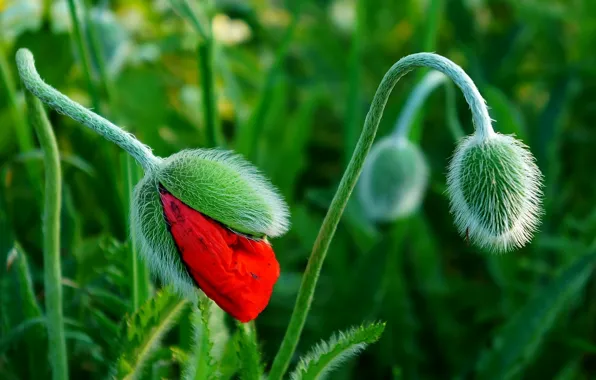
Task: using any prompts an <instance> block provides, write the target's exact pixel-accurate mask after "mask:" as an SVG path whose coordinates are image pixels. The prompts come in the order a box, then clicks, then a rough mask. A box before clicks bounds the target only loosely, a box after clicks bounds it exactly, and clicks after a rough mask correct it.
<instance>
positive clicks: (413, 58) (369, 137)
mask: <svg viewBox="0 0 596 380" xmlns="http://www.w3.org/2000/svg"><path fill="white" fill-rule="evenodd" d="M417 67H430V68H433V69H436V70H438V71H440V72H442V73H443V74H445V75H447V76H448V77H449V78H451V79H452V80H453V81H454V82H455V84H457V85H458V86H459V87H460V89H461V90H462V92H463V93H464V97H465V98H466V101H467V102H468V104H469V105H470V108H471V110H472V120H473V123H474V126H475V128H476V133H477V135H478V136H479V137H480V138H486V137H488V136H489V135H490V134H492V133H494V132H493V129H492V126H491V121H490V117H489V115H488V109H487V107H486V104H485V102H484V99H483V98H482V96H481V95H480V93H479V92H478V89H477V88H476V86H475V85H474V82H473V81H472V80H471V79H470V77H469V76H468V75H467V74H466V73H465V72H464V71H463V70H462V69H461V67H459V66H457V65H456V64H455V63H453V62H452V61H450V60H448V59H447V58H445V57H442V56H440V55H437V54H432V53H417V54H412V55H408V56H406V57H404V58H402V59H400V60H399V61H397V63H395V64H394V65H393V66H392V67H391V68H390V69H389V71H388V72H387V74H385V77H384V78H383V80H382V81H381V84H380V85H379V88H378V89H377V92H376V93H375V96H374V98H373V101H372V104H371V106H370V109H369V111H368V114H367V115H366V119H365V121H364V129H363V131H362V134H361V135H360V139H359V140H358V144H357V145H356V149H355V150H354V153H353V155H352V159H351V160H350V163H349V164H348V168H347V169H346V171H345V172H344V175H343V177H342V179H341V182H340V183H339V187H338V189H337V191H336V193H335V196H334V197H333V200H332V201H331V206H330V207H329V210H328V211H327V215H326V216H325V219H324V220H323V224H322V225H321V229H320V230H319V234H318V236H317V239H316V240H315V244H314V246H313V249H312V252H311V255H310V258H309V260H308V264H307V266H306V270H305V272H304V276H303V277H302V283H301V284H300V290H299V291H298V296H297V299H296V303H295V304H294V310H293V312H292V317H291V319H290V323H289V325H288V329H287V330H286V334H285V336H284V339H283V341H282V343H281V346H280V348H279V351H278V353H277V355H276V357H275V360H274V361H273V365H272V367H271V372H270V376H269V378H270V379H271V380H281V378H282V376H283V375H284V373H285V372H286V370H287V368H288V365H289V363H290V360H291V359H292V355H293V354H294V351H295V349H296V345H297V344H298V340H299V338H300V334H301V333H302V328H303V327H304V322H305V321H306V316H307V315H308V311H309V310H310V306H311V303H312V299H313V294H314V291H315V287H316V284H317V281H318V279H319V274H320V272H321V267H322V266H323V261H324V260H325V256H326V255H327V249H328V248H329V244H330V243H331V239H332V238H333V235H334V234H335V230H336V228H337V224H338V223H339V220H340V219H341V215H342V213H343V210H344V208H345V207H346V204H347V203H348V199H349V198H350V195H351V193H352V190H353V189H354V186H355V185H356V181H357V180H358V176H359V175H360V172H361V171H362V166H363V164H364V160H365V158H366V156H367V155H368V152H369V151H370V148H371V146H372V143H373V141H374V139H375V135H376V133H377V128H378V126H379V122H380V121H381V117H382V115H383V110H384V109H385V105H386V104H387V100H388V98H389V95H390V94H391V91H392V90H393V87H394V86H395V84H396V83H397V81H399V79H400V78H401V77H403V76H404V75H405V74H407V73H408V72H410V71H412V70H414V69H415V68H417Z"/></svg>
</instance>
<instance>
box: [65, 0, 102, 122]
mask: <svg viewBox="0 0 596 380" xmlns="http://www.w3.org/2000/svg"><path fill="white" fill-rule="evenodd" d="M68 10H69V13H70V20H71V22H72V27H73V29H74V35H73V39H74V41H75V45H76V48H77V50H78V52H79V56H80V58H81V62H82V63H83V71H84V74H85V82H87V88H88V91H89V95H90V96H91V104H92V105H93V109H94V110H95V112H98V113H100V107H101V104H100V102H99V94H98V93H97V90H96V88H95V85H94V84H93V79H92V78H91V62H90V60H89V53H88V51H87V48H86V45H85V38H84V36H83V31H82V30H81V23H80V20H79V17H78V15H77V5H76V2H75V0H68Z"/></svg>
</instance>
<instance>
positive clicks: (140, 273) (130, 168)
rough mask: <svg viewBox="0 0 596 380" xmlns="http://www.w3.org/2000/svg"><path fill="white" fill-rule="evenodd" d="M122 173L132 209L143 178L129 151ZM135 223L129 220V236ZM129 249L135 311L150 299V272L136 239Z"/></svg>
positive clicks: (122, 157)
mask: <svg viewBox="0 0 596 380" xmlns="http://www.w3.org/2000/svg"><path fill="white" fill-rule="evenodd" d="M121 163H122V169H123V170H122V173H123V177H124V200H125V203H126V204H125V206H126V210H130V204H131V202H132V196H133V189H134V186H135V185H136V184H137V182H139V180H140V179H141V173H140V172H139V169H138V167H137V166H136V163H135V162H134V160H133V159H132V157H130V156H129V155H128V154H127V153H122V155H121ZM134 228H135V224H134V223H130V220H128V229H129V236H135V235H136V231H134ZM128 241H129V245H130V247H129V248H130V249H129V256H128V258H129V268H130V274H131V277H130V288H131V293H132V299H131V301H132V302H131V305H130V310H131V312H135V311H136V310H138V309H139V307H141V305H143V304H144V303H145V301H146V300H147V299H149V290H150V289H149V273H148V269H147V266H146V265H145V264H144V263H143V262H142V261H140V260H139V253H138V248H137V244H136V240H135V239H128Z"/></svg>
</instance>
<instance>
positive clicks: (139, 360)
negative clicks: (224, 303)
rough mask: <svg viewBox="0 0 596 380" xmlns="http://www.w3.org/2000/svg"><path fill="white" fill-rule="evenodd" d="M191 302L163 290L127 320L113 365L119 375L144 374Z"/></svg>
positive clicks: (136, 376) (120, 377)
mask: <svg viewBox="0 0 596 380" xmlns="http://www.w3.org/2000/svg"><path fill="white" fill-rule="evenodd" d="M188 304H189V302H188V300H186V299H181V298H180V297H179V296H178V295H177V294H175V293H173V292H172V290H171V289H164V290H162V291H160V292H158V293H157V294H156V295H155V296H154V297H153V298H151V299H149V300H148V301H147V302H146V303H145V304H144V305H143V306H142V307H141V308H140V309H139V310H137V311H136V312H135V314H133V315H132V316H131V317H129V318H127V319H126V320H125V322H124V325H123V328H122V330H123V331H122V333H121V336H123V337H124V341H123V342H122V349H121V351H120V356H119V358H118V360H117V361H116V363H115V365H114V372H115V377H116V378H118V379H137V378H139V377H140V376H141V375H142V374H143V372H144V370H145V369H146V366H147V364H148V362H149V361H150V358H151V355H152V353H153V352H154V351H155V350H156V349H158V348H159V346H160V344H161V339H162V338H163V336H164V334H165V333H166V332H167V331H168V330H169V329H170V328H171V327H172V326H173V325H174V324H175V323H176V321H177V320H178V317H179V316H180V314H181V313H182V311H184V309H185V308H186V307H187V306H188Z"/></svg>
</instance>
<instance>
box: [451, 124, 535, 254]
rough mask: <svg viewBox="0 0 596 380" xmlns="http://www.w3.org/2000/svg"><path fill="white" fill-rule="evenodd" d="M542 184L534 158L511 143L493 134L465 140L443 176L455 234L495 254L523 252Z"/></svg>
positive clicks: (501, 136)
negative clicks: (513, 251) (517, 249)
mask: <svg viewBox="0 0 596 380" xmlns="http://www.w3.org/2000/svg"><path fill="white" fill-rule="evenodd" d="M541 180H542V175H541V173H540V170H539V169H538V167H537V166H536V163H535V162H534V157H533V156H532V154H531V153H530V152H529V150H528V149H527V147H526V146H525V145H524V144H523V143H522V142H520V141H518V140H516V139H515V138H513V137H511V136H506V135H502V134H500V133H494V132H491V133H490V134H488V135H485V136H480V135H478V134H473V135H471V136H468V137H466V138H464V139H463V140H462V141H461V142H460V143H459V145H458V147H457V149H456V151H455V154H454V155H453V158H452V159H451V163H450V165H449V173H448V175H447V186H448V193H449V196H450V201H451V212H452V213H453V214H454V217H455V224H456V225H457V228H458V230H459V232H460V233H461V234H462V235H463V236H467V237H468V238H469V239H470V240H471V241H472V242H473V243H475V244H477V245H478V246H480V247H484V248H487V249H489V250H491V251H495V252H506V251H509V250H512V249H514V248H520V247H522V246H523V245H525V244H526V243H527V242H528V241H529V240H530V239H531V238H532V234H533V233H534V231H535V230H536V228H537V227H538V224H539V216H540V214H541V195H542V191H541Z"/></svg>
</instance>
